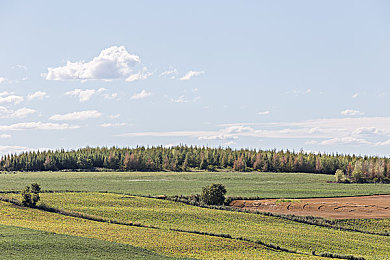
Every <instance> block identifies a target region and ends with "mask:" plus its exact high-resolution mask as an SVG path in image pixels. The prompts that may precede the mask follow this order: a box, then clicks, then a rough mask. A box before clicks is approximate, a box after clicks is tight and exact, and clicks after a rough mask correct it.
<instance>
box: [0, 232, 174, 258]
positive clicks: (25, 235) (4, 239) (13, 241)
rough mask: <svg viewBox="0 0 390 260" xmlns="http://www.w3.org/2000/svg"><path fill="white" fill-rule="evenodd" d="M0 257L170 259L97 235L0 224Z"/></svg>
mask: <svg viewBox="0 0 390 260" xmlns="http://www.w3.org/2000/svg"><path fill="white" fill-rule="evenodd" d="M0 234H1V236H0V252H1V256H0V258H1V259H64V260H65V259H91V260H92V259H112V260H115V259H129V258H131V259H156V260H158V259H174V258H170V257H166V256H162V255H158V254H156V253H153V252H150V251H147V250H145V249H142V248H138V247H133V246H130V245H126V244H119V243H113V242H107V241H103V240H98V239H91V238H83V237H77V236H68V235H61V234H55V233H51V232H46V231H39V230H34V229H28V228H20V227H15V226H5V225H0Z"/></svg>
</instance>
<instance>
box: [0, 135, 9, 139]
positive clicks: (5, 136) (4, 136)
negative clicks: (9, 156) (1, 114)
mask: <svg viewBox="0 0 390 260" xmlns="http://www.w3.org/2000/svg"><path fill="white" fill-rule="evenodd" d="M0 138H3V139H5V138H11V135H8V134H0Z"/></svg>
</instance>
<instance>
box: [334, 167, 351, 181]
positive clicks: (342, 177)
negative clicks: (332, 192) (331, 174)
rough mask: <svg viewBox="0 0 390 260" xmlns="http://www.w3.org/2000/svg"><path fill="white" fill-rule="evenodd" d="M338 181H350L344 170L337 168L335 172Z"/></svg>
mask: <svg viewBox="0 0 390 260" xmlns="http://www.w3.org/2000/svg"><path fill="white" fill-rule="evenodd" d="M335 177H336V182H338V183H345V182H347V181H348V179H347V177H346V176H345V174H344V171H343V170H340V169H337V170H336V173H335Z"/></svg>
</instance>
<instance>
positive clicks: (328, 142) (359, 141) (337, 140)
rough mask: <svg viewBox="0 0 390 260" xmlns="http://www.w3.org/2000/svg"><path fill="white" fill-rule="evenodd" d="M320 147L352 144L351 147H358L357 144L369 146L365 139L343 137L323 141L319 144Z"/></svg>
mask: <svg viewBox="0 0 390 260" xmlns="http://www.w3.org/2000/svg"><path fill="white" fill-rule="evenodd" d="M318 144H320V145H342V144H352V145H359V144H371V143H370V142H368V141H367V140H365V139H362V138H355V137H352V136H345V137H340V138H332V139H328V140H324V141H321V142H319V143H318Z"/></svg>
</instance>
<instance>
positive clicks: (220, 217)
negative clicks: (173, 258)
mask: <svg viewBox="0 0 390 260" xmlns="http://www.w3.org/2000/svg"><path fill="white" fill-rule="evenodd" d="M42 202H44V203H46V204H48V205H51V206H55V207H58V208H63V209H67V210H74V211H79V212H85V213H88V214H92V215H98V216H102V217H105V218H107V219H115V220H121V221H127V222H139V223H142V224H147V225H153V226H158V227H162V228H164V229H169V228H174V229H184V230H196V231H202V232H211V233H219V234H221V233H223V234H230V235H232V236H233V237H245V238H250V239H252V240H261V241H263V242H266V243H273V244H276V245H279V246H282V247H286V248H290V249H296V250H298V251H300V252H307V253H311V252H312V251H313V250H315V251H316V252H317V253H321V252H333V253H339V254H352V255H355V256H364V257H366V258H367V259H388V256H389V254H388V252H389V251H390V237H383V236H377V235H368V234H361V233H356V232H346V231H339V230H334V229H327V228H322V227H317V226H312V225H307V224H301V223H296V222H292V221H288V220H282V219H278V218H275V217H268V216H262V215H256V214H248V213H237V212H229V211H219V210H211V209H203V208H199V207H193V206H188V205H185V204H182V203H175V202H171V201H164V200H157V199H148V198H140V197H132V196H123V195H118V194H99V193H63V194H61V193H56V194H42ZM379 241H380V243H379Z"/></svg>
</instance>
